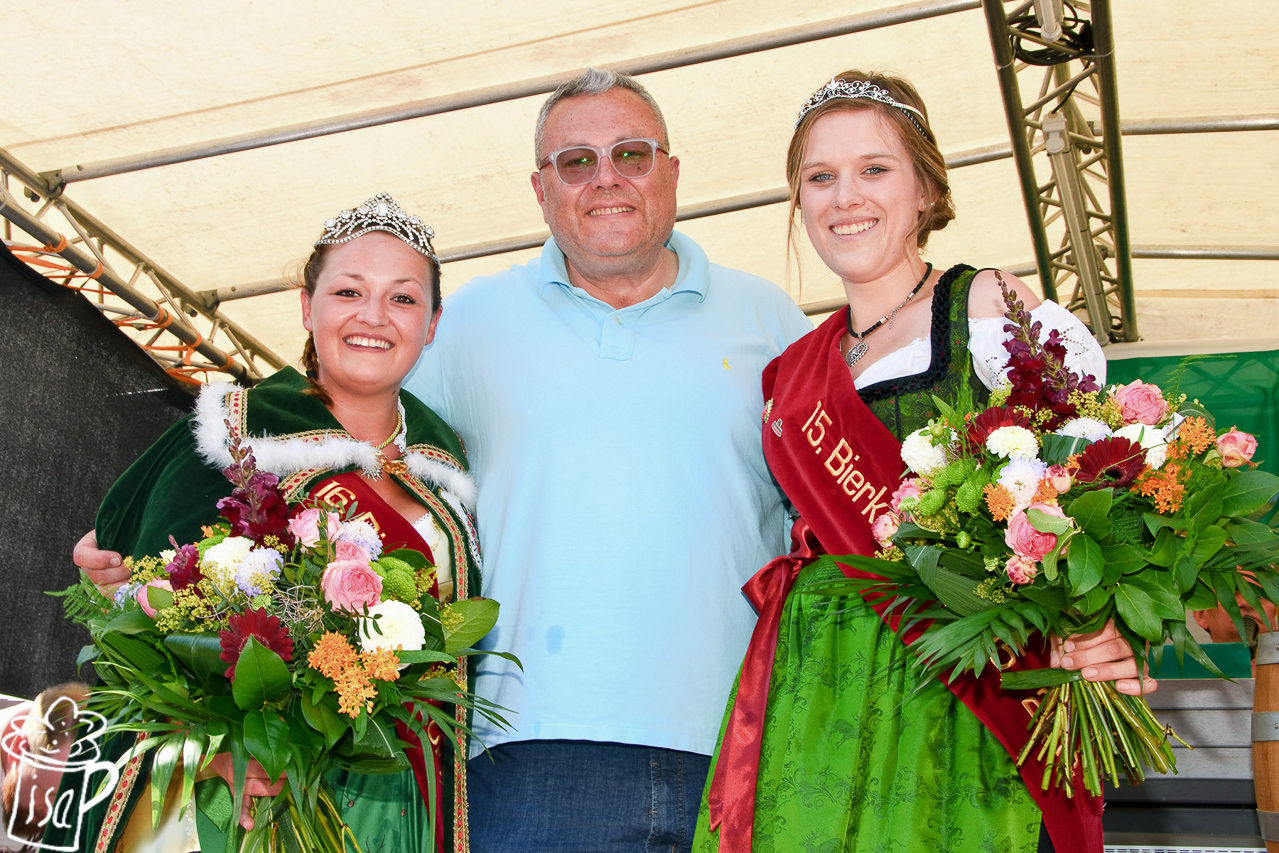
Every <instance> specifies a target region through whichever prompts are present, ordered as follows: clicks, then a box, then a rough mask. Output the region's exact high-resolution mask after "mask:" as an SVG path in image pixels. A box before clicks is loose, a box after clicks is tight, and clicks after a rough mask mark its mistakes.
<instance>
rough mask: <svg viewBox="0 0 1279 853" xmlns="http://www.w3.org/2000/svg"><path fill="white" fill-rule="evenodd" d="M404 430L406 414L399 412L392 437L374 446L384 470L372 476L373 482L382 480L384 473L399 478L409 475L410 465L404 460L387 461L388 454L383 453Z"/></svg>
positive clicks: (380, 466) (378, 460)
mask: <svg viewBox="0 0 1279 853" xmlns="http://www.w3.org/2000/svg"><path fill="white" fill-rule="evenodd" d="M403 430H404V413H403V412H397V414H396V419H395V429H394V430H393V431H392V432H391V434H390V435H388V436H387V437H386V440H385V441H383V442H382V443H381V444H375V445H373V449H374V450H375V451H376V452H377V464H378V467H379V468H381V469H382V470H381V471H377V472H374V473H373V474H372V475H371V476H370V479H373V480H380V479H382V471H385V472H387V473H389V474H392V475H395V476H397V477H403V476H405V475H406V474H407V473H408V470H409V466H408V463H406V462H405V461H404V460H403V459H387V458H386V454H384V453H383V452H382V451H383V450H385V449H386V448H387V447H390V445H391V442H393V441H395V439H397V438H399V436H400V433H401V432H402V431H403Z"/></svg>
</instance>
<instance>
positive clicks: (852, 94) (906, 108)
mask: <svg viewBox="0 0 1279 853" xmlns="http://www.w3.org/2000/svg"><path fill="white" fill-rule="evenodd" d="M835 98H862V99H865V100H870V101H878V102H879V103H881V104H884V105H886V106H890V107H896V108H897V109H899V110H901V111H902V114H903V115H904V116H906V118H908V119H910V123H911V124H913V125H915V129H916V130H918V131H919V132H920V133H921V134H923V136H924V138H925V139H927V138H928V131H926V130H924V125H923V122H922V121H921V119H923V118H924V114H923V113H922V112H920V111H919V110H917V109H915V108H914V107H912V106H911V105H910V104H903V103H902V102H901V101H899V100H897V99H896V98H894V97H893V96H892V95H890V94H889V93H888V90H887V89H885V88H883V87H881V86H876V85H875V84H874V83H867V82H866V81H865V80H851V81H850V80H840V79H838V78H835V77H832V78H831V80H830V82H829V83H827V84H826V85H825V86H823V87H821V88H820V89H818V90H817V91H816V92H814V93H813V94H812V96H811V97H810V98H809V99H808V100H807V101H804V106H802V107H800V108H799V115H798V116H797V117H796V118H795V126H796V127H799V123H800V122H802V121H803V120H804V116H806V115H808V114H809V113H810V112H812V111H813V110H815V109H816V108H817V107H820V106H821V105H822V104H824V103H826V102H827V101H833V100H834V99H835Z"/></svg>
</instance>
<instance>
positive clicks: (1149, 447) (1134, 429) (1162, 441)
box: [1115, 424, 1168, 471]
mask: <svg viewBox="0 0 1279 853" xmlns="http://www.w3.org/2000/svg"><path fill="white" fill-rule="evenodd" d="M1115 437H1116V438H1126V439H1128V440H1129V441H1135V442H1137V443H1138V444H1140V445H1141V449H1142V450H1144V451H1146V464H1147V465H1149V466H1150V467H1151V468H1153V469H1154V470H1156V471H1158V470H1159V469H1160V468H1161V467H1162V466H1163V464H1164V462H1165V461H1166V460H1167V458H1168V440H1167V439H1166V438H1164V431H1163V430H1162V429H1160V428H1159V427H1153V426H1147V425H1146V424H1128V426H1126V427H1121V428H1119V429H1117V430H1115Z"/></svg>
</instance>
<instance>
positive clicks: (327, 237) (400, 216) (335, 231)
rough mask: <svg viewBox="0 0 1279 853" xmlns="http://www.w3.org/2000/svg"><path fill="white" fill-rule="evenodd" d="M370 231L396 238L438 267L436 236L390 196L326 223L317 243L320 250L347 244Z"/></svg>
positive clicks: (374, 197) (377, 198)
mask: <svg viewBox="0 0 1279 853" xmlns="http://www.w3.org/2000/svg"><path fill="white" fill-rule="evenodd" d="M370 231H385V232H386V233H388V234H394V235H395V236H396V237H399V238H400V239H401V240H403V241H404V242H405V243H408V244H409V245H410V246H412V247H413V248H414V249H417V250H418V251H419V252H421V253H422V254H424V255H426V256H427V257H428V258H430V259H431V260H433V261H435V262H436V263H437V264H438V263H439V262H440V260H439V258H437V257H436V256H435V249H434V247H432V246H431V238H432V237H434V236H435V232H434V231H432V230H431V226H429V225H427V224H426V223H425V222H423V221H422V220H421V219H419V218H418V217H416V216H414V215H412V214H411V213H409V212H408V211H406V210H405V209H404V208H402V207H400V206H399V205H398V204H396V203H395V199H393V198H391V197H390V196H389V195H387V194H386V193H378V194H377V195H375V196H373V198H371V199H369V200H368V201H366V202H364V204H362V205H360V206H359V207H355V208H352V209H350V210H344V211H342V212H341V213H339V214H338V215H337V216H335V217H333V218H332V219H326V220H325V221H324V233H323V234H321V235H320V239H318V240H316V241H315V246H316V248H319V247H320V246H332V245H336V244H337V243H346V242H347V241H349V240H354V239H355V238H356V237H359V236H361V235H364V234H367V233H369V232H370Z"/></svg>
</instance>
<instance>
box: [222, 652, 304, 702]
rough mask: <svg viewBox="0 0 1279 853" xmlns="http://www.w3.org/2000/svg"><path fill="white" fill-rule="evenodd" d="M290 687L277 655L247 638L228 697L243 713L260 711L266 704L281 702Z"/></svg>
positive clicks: (291, 682) (290, 676)
mask: <svg viewBox="0 0 1279 853" xmlns="http://www.w3.org/2000/svg"><path fill="white" fill-rule="evenodd" d="M292 686H293V676H292V675H291V674H290V673H289V668H288V666H287V665H286V664H285V663H284V661H283V660H281V659H280V656H279V655H277V654H276V653H275V652H273V651H271V650H270V649H268V648H267V647H266V646H264V645H262V644H261V643H259V642H258V641H257V638H256V637H249V639H248V640H247V641H246V642H245V644H244V649H243V650H242V651H241V652H240V659H239V660H238V661H236V664H235V671H234V673H233V674H232V677H231V695H232V697H234V698H235V704H236V706H238V707H239V708H240V710H242V711H249V710H253V709H255V708H261V707H262V705H263V703H265V702H274V701H276V700H277V699H283V698H284V696H285V695H286V694H288V692H289V688H290V687H292Z"/></svg>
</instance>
